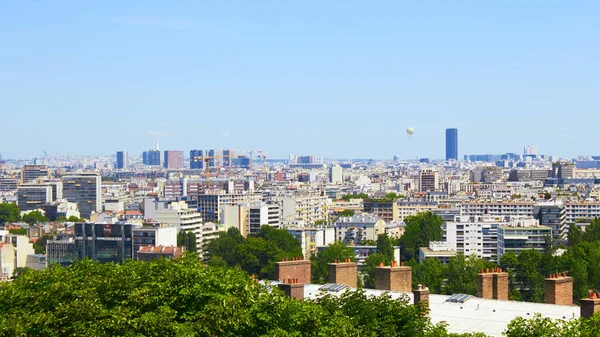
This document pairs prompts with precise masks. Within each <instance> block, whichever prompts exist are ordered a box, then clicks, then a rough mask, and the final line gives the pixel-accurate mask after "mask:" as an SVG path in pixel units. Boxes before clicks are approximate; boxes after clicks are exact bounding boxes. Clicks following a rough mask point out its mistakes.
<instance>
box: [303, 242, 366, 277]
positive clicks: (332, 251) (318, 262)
mask: <svg viewBox="0 0 600 337" xmlns="http://www.w3.org/2000/svg"><path fill="white" fill-rule="evenodd" d="M347 258H349V259H350V260H352V261H355V258H356V257H355V255H354V249H352V247H350V246H348V245H345V244H344V243H343V242H342V241H336V242H334V243H332V244H330V245H329V246H327V248H325V249H323V250H322V251H320V252H318V254H317V255H316V256H314V255H313V256H311V261H312V266H311V273H312V281H313V283H327V278H328V274H329V270H328V266H327V265H328V264H329V263H332V262H333V261H334V260H336V259H337V260H345V259H347Z"/></svg>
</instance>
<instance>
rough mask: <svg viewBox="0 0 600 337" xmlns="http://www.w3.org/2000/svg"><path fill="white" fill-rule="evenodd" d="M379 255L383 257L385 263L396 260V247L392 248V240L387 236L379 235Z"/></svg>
mask: <svg viewBox="0 0 600 337" xmlns="http://www.w3.org/2000/svg"><path fill="white" fill-rule="evenodd" d="M377 253H379V254H381V255H383V257H384V258H385V263H388V264H389V263H390V262H392V260H394V247H393V246H392V240H390V237H389V236H387V234H379V235H377Z"/></svg>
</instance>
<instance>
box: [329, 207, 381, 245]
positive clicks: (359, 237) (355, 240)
mask: <svg viewBox="0 0 600 337" xmlns="http://www.w3.org/2000/svg"><path fill="white" fill-rule="evenodd" d="M384 233H385V221H383V219H381V218H379V217H377V216H374V215H371V214H356V215H354V216H350V217H340V218H339V219H338V220H337V221H336V223H335V240H336V241H339V240H341V241H343V242H344V243H345V244H354V245H357V246H360V245H362V244H363V242H364V241H365V240H374V241H375V240H377V236H378V235H379V234H384Z"/></svg>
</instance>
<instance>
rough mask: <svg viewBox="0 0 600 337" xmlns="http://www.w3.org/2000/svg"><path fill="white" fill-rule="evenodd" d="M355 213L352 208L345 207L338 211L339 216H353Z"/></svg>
mask: <svg viewBox="0 0 600 337" xmlns="http://www.w3.org/2000/svg"><path fill="white" fill-rule="evenodd" d="M354 214H355V212H354V211H353V210H351V209H345V210H343V211H341V212H338V214H337V215H338V216H353V215H354Z"/></svg>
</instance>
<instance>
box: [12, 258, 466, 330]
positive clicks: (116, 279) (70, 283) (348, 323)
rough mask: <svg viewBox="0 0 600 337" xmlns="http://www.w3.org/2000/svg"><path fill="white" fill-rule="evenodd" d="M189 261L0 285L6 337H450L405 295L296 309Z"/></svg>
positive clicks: (79, 271) (84, 263)
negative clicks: (411, 303)
mask: <svg viewBox="0 0 600 337" xmlns="http://www.w3.org/2000/svg"><path fill="white" fill-rule="evenodd" d="M191 255H192V254H188V255H187V257H184V258H183V259H180V260H175V261H174V260H167V259H157V260H154V261H151V262H142V261H128V262H126V263H124V264H122V265H119V264H99V263H96V262H92V261H90V260H87V259H84V260H81V261H77V262H75V263H74V264H72V265H70V266H69V267H61V266H52V267H50V268H47V269H45V270H43V271H29V272H26V273H24V274H21V275H20V276H19V277H18V278H16V279H15V280H14V281H13V282H12V284H10V283H3V284H0V307H1V308H2V310H1V311H0V336H49V337H55V336H131V337H134V336H191V337H193V336H250V337H253V336H367V337H375V336H384V337H392V336H407V337H408V336H411V337H412V336H414V337H444V336H450V334H448V333H447V331H446V329H445V328H444V326H443V325H433V324H432V323H431V321H430V320H429V318H428V317H427V316H425V315H422V311H421V310H422V308H421V307H420V306H413V305H410V303H409V299H408V297H407V296H401V297H400V298H398V299H392V298H391V297H390V296H389V295H387V294H385V295H383V296H380V297H372V296H367V295H366V294H365V293H364V292H362V291H351V292H345V293H343V294H341V295H339V296H333V295H325V296H323V297H321V298H319V299H316V300H304V301H296V300H292V299H289V298H288V297H286V296H285V295H284V294H283V292H281V291H279V290H278V289H277V288H276V287H275V288H274V289H272V290H269V289H268V288H267V287H265V286H264V285H262V284H260V283H256V282H254V281H252V280H251V278H250V277H249V276H248V275H247V274H246V273H244V272H242V271H240V270H236V269H235V268H220V267H205V266H204V265H203V264H202V262H201V261H199V260H198V259H196V258H194V257H192V256H191ZM188 257H190V258H188ZM452 336H458V335H455V334H452ZM465 336H466V335H465Z"/></svg>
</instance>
